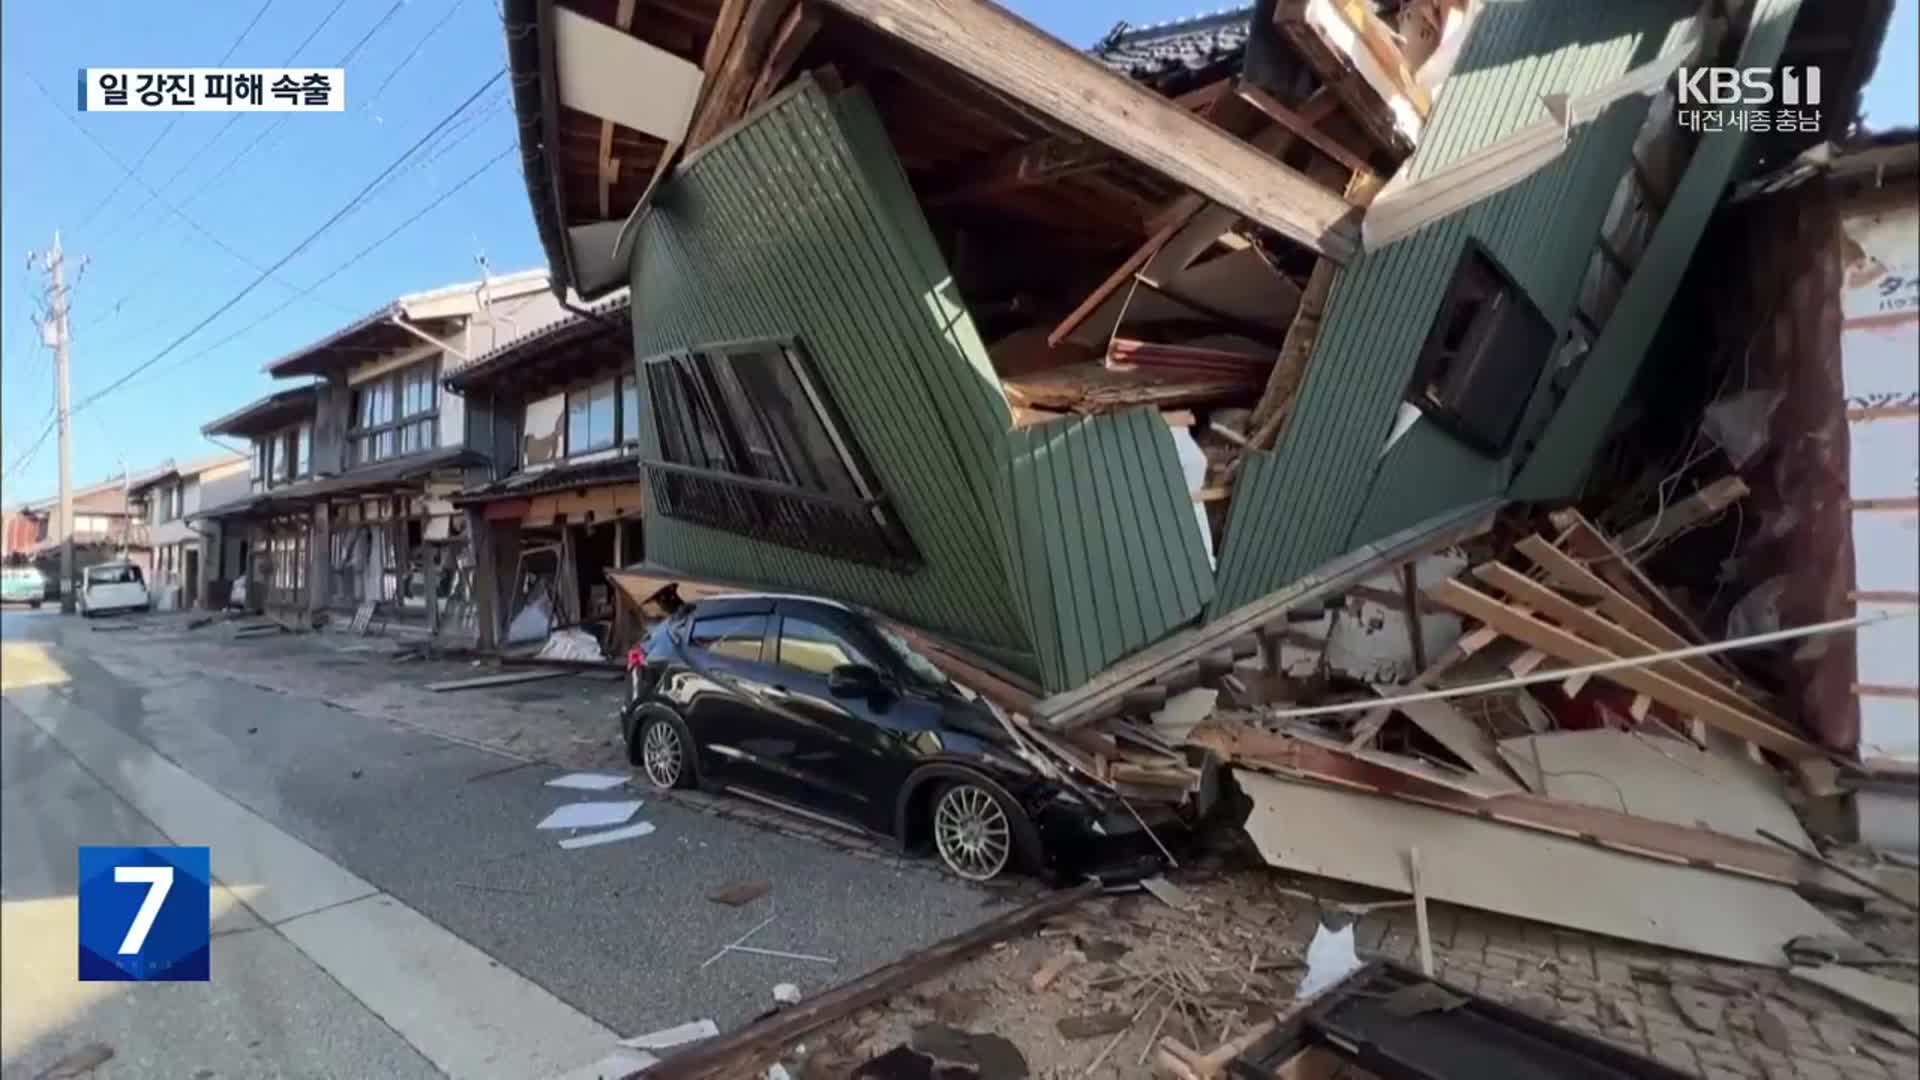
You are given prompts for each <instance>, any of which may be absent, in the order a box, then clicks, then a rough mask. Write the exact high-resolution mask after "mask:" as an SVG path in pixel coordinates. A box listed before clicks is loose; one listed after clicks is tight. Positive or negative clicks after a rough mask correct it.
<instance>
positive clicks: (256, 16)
mask: <svg viewBox="0 0 1920 1080" xmlns="http://www.w3.org/2000/svg"><path fill="white" fill-rule="evenodd" d="M272 6H273V0H266V2H265V3H263V4H261V5H260V10H258V11H256V12H254V13H253V18H251V19H249V20H247V25H246V26H244V27H242V28H241V30H240V36H239V37H237V38H234V39H233V44H231V45H229V46H227V51H226V52H223V53H221V54H220V59H219V60H218V61H216V62H215V63H214V65H213V66H214V67H224V66H226V63H227V61H228V60H230V59H232V58H233V52H234V50H235V49H238V48H239V47H240V43H241V42H243V41H245V40H247V35H248V34H251V33H252V32H253V28H254V27H255V26H257V25H259V23H260V19H261V18H262V17H263V16H265V15H266V13H267V9H268V8H270V7H272ZM180 116H181V114H180V113H174V114H173V116H172V117H170V118H169V119H168V120H167V123H166V126H165V127H162V128H161V129H160V134H158V135H155V136H154V137H153V141H152V142H150V143H148V144H147V148H146V149H145V150H142V151H140V157H139V158H138V159H136V160H135V161H134V163H133V167H134V168H135V169H138V168H139V167H140V166H142V165H145V164H146V163H147V158H148V157H150V156H152V154H153V151H154V149H155V148H156V147H158V146H159V145H160V143H161V142H162V141H164V140H165V139H166V137H167V133H168V132H170V131H172V130H173V125H175V124H177V123H179V122H180ZM128 175H129V176H130V175H132V173H131V171H129V173H128ZM126 182H127V178H126V177H125V176H123V177H121V178H120V179H119V181H117V182H116V183H115V184H114V185H113V188H112V189H111V190H109V191H108V192H107V194H106V196H105V197H104V198H102V199H101V200H100V201H99V202H98V203H95V204H94V207H93V209H92V210H89V211H87V216H86V217H83V218H81V219H80V227H79V228H78V229H75V230H74V231H75V232H76V233H77V232H80V231H81V230H83V229H85V228H86V227H87V226H88V225H91V224H92V223H93V219H94V218H95V217H97V216H99V213H100V211H102V210H104V209H106V207H107V205H108V204H109V203H111V202H112V201H113V197H114V196H115V195H118V194H120V188H121V187H122V186H123V185H125V184H126Z"/></svg>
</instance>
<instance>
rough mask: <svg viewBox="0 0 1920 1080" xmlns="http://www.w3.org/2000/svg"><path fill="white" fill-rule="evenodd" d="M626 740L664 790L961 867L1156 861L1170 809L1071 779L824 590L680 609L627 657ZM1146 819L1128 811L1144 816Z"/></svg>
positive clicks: (1120, 866) (980, 872)
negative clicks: (725, 797)
mask: <svg viewBox="0 0 1920 1080" xmlns="http://www.w3.org/2000/svg"><path fill="white" fill-rule="evenodd" d="M627 665H628V691H627V704H626V707H625V708H624V709H623V710H622V713H621V723H622V728H623V732H622V733H623V734H624V735H625V737H626V740H627V753H628V757H629V759H630V760H631V761H632V763H633V764H634V765H636V766H638V767H639V768H640V770H641V772H642V773H644V774H645V776H646V778H647V781H648V782H649V783H650V784H652V785H653V786H655V787H658V788H676V787H690V786H693V785H695V784H698V785H699V786H701V787H703V788H707V789H710V790H722V791H728V792H731V793H734V794H737V795H740V796H743V797H746V798H750V799H754V800H756V801H759V802H764V803H769V804H772V805H774V806H777V807H780V808H782V809H785V810H788V811H791V812H795V813H799V814H802V815H805V816H807V817H810V818H814V819H817V820H820V821H823V822H825V823H828V824H832V825H838V826H841V827H845V828H849V829H854V830H858V831H860V832H865V833H873V834H879V835H882V836H885V837H888V838H890V839H891V840H893V841H894V843H895V844H897V845H898V846H899V847H900V848H901V849H903V850H908V851H918V850H925V849H926V848H928V847H931V848H932V849H933V850H934V851H936V852H937V853H938V854H939V856H940V858H941V860H942V861H943V862H945V863H946V865H947V867H948V868H949V869H951V870H952V871H953V872H954V873H956V874H958V875H960V876H961V877H964V878H968V879H970V880H974V881H984V880H986V879H988V878H992V877H994V876H996V875H998V874H1000V873H1001V872H1002V871H1004V870H1007V869H1010V868H1012V869H1022V870H1027V871H1030V872H1048V873H1050V874H1052V875H1054V876H1067V875H1072V874H1080V873H1086V872H1092V871H1095V870H1099V871H1101V872H1102V876H1108V875H1110V874H1111V873H1113V872H1115V871H1116V870H1120V871H1121V872H1125V871H1127V870H1132V871H1134V872H1142V873H1144V872H1151V869H1152V866H1153V865H1157V860H1149V858H1147V856H1148V854H1149V853H1151V852H1154V851H1156V850H1157V849H1158V842H1164V840H1162V841H1158V842H1157V841H1156V840H1155V838H1154V837H1149V836H1146V835H1145V832H1144V826H1143V822H1142V818H1144V819H1145V821H1146V822H1148V823H1151V824H1152V827H1153V829H1154V831H1155V833H1156V834H1158V835H1159V836H1160V837H1162V838H1164V837H1165V836H1166V835H1167V833H1168V831H1170V830H1167V829H1166V828H1164V827H1172V826H1178V825H1179V824H1180V821H1179V814H1178V813H1177V812H1176V811H1175V810H1174V808H1173V807H1170V806H1167V805H1166V804H1158V805H1136V806H1134V807H1132V808H1129V807H1127V806H1125V805H1122V804H1121V803H1120V801H1119V800H1118V799H1116V798H1113V797H1111V796H1109V795H1106V794H1104V793H1102V792H1099V791H1098V790H1095V789H1091V788H1089V787H1087V786H1084V785H1082V784H1078V783H1075V782H1073V781H1072V780H1070V779H1065V778H1063V777H1062V774H1061V773H1060V772H1059V771H1058V770H1057V769H1056V768H1054V767H1052V765H1051V763H1050V762H1049V761H1048V760H1047V759H1045V758H1043V757H1040V756H1039V755H1038V754H1036V753H1035V752H1034V750H1033V749H1031V748H1029V747H1026V746H1022V745H1021V743H1020V742H1019V740H1017V739H1016V738H1015V737H1014V736H1013V735H1012V734H1010V733H1009V732H1008V730H1007V725H1006V724H1005V723H1004V722H1003V721H1002V720H1001V719H1000V718H999V717H997V716H995V714H994V713H993V711H992V709H991V708H990V707H989V706H988V705H987V704H986V703H985V702H984V701H982V700H980V699H979V698H978V697H977V695H975V694H973V693H972V692H971V691H969V690H966V689H963V688H961V687H958V686H956V685H955V684H953V683H952V682H950V681H949V680H948V679H947V678H946V676H945V675H943V674H942V673H941V671H940V669H939V668H937V667H935V666H934V665H933V663H932V662H930V661H929V660H927V659H926V658H925V657H924V656H922V655H920V654H919V653H917V652H915V651H914V649H913V647H912V646H911V645H910V644H909V643H908V642H907V640H906V639H905V638H904V637H902V636H901V635H900V634H899V633H897V632H895V631H894V630H892V629H891V628H889V627H888V626H887V625H886V623H885V621H884V620H881V619H878V618H875V617H873V616H871V615H869V614H866V613H863V612H860V611H856V610H854V609H852V608H849V607H846V606H844V605H841V604H838V603H835V602H833V601H828V600H820V599H814V598H805V597H789V596H727V597H719V598H712V599H705V600H701V601H699V602H697V603H693V604H687V605H685V606H682V607H681V608H679V609H678V610H676V611H675V612H674V613H673V614H672V616H670V617H669V618H668V619H666V620H665V621H663V622H662V623H660V624H659V625H658V626H657V627H655V628H654V630H653V632H652V633H651V634H650V635H649V636H648V638H647V640H646V642H645V643H644V644H643V645H642V646H640V647H639V648H637V649H635V650H633V652H632V653H631V654H629V656H628V658H627ZM1136 815H1138V816H1136Z"/></svg>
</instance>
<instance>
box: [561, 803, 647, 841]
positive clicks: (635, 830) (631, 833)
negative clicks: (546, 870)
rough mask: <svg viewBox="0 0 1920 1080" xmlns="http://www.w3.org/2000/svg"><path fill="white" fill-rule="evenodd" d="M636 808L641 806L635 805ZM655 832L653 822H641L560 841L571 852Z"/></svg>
mask: <svg viewBox="0 0 1920 1080" xmlns="http://www.w3.org/2000/svg"><path fill="white" fill-rule="evenodd" d="M634 805H635V806H638V805H640V804H639V803H635V804H634ZM652 831H653V822H651V821H639V822H635V823H634V824H632V825H623V826H621V827H620V828H618V829H602V830H601V831H599V832H593V833H587V834H586V835H585V836H569V837H567V838H566V839H565V840H562V841H560V846H561V847H563V848H566V849H567V850H569V851H571V850H573V849H574V848H583V847H593V846H594V845H596V844H611V843H613V842H614V841H615V840H631V839H633V838H634V837H636V836H645V835H647V834H648V833H650V832H652Z"/></svg>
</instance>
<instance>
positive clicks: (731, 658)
mask: <svg viewBox="0 0 1920 1080" xmlns="http://www.w3.org/2000/svg"><path fill="white" fill-rule="evenodd" d="M772 611H773V605H772V604H771V603H770V602H767V601H761V602H759V603H758V604H751V603H745V604H743V603H741V602H738V601H732V602H727V603H722V604H711V603H703V604H701V605H699V606H698V607H696V608H695V609H694V611H693V613H692V619H691V620H690V622H689V625H688V627H687V630H686V637H685V640H684V641H682V642H681V644H680V661H681V662H680V663H679V664H676V665H674V667H675V670H672V671H670V672H669V673H668V674H667V675H666V676H665V678H664V680H663V683H662V685H661V686H660V688H659V689H658V691H657V693H658V694H659V695H660V696H662V697H664V698H666V699H667V700H668V701H670V702H671V703H672V704H673V705H674V706H675V708H676V709H677V710H678V711H679V713H680V715H681V717H682V718H683V719H685V720H686V722H687V727H688V729H689V731H690V732H691V734H692V735H693V741H694V745H695V748H696V752H697V754H698V756H699V762H700V770H701V775H702V776H704V777H706V778H707V779H710V780H716V781H721V782H731V781H738V780H742V779H750V773H751V771H752V769H751V766H750V764H749V762H748V761H747V760H746V758H747V755H748V753H749V751H748V750H747V749H746V746H747V744H748V743H750V742H751V741H752V740H753V739H754V737H755V734H756V733H757V732H758V730H759V727H760V725H759V722H758V720H757V718H756V717H755V715H754V714H755V712H756V710H758V709H759V708H760V705H759V703H758V701H757V700H756V699H755V698H754V696H753V695H754V687H755V686H756V685H757V682H758V679H759V678H760V676H762V675H763V674H764V667H763V664H762V654H763V653H764V651H765V648H766V639H767V635H768V631H769V628H770V626H771V623H772Z"/></svg>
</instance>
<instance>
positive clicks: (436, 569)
mask: <svg viewBox="0 0 1920 1080" xmlns="http://www.w3.org/2000/svg"><path fill="white" fill-rule="evenodd" d="M447 547H448V545H447V544H445V543H437V544H428V545H427V557H426V564H427V567H426V570H427V572H426V573H425V574H424V575H422V576H424V577H425V578H426V586H425V588H426V595H425V596H424V597H422V598H421V599H423V600H425V601H426V602H427V635H428V636H429V637H439V636H440V566H441V560H443V559H445V558H446V555H447Z"/></svg>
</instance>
